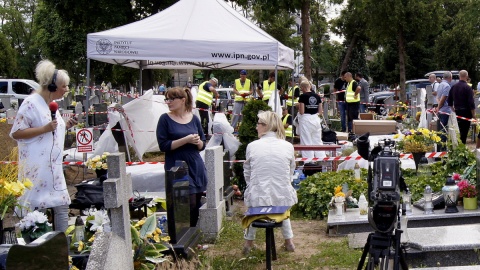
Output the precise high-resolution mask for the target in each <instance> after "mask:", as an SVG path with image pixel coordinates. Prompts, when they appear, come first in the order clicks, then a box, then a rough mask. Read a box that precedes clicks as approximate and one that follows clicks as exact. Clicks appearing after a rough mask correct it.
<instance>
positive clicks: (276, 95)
mask: <svg viewBox="0 0 480 270" xmlns="http://www.w3.org/2000/svg"><path fill="white" fill-rule="evenodd" d="M277 89H278V65H275V89H274V91H275V92H274V93H275V105H273V107H274V109H273V110H274V111H275V112H277V102H278V98H280V97H279V95H280V94H279V93H278V90H277Z"/></svg>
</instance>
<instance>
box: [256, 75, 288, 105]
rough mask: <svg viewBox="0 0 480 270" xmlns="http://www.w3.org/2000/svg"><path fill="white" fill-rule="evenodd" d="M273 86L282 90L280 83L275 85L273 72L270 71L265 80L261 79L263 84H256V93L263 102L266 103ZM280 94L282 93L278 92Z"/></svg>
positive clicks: (273, 89)
mask: <svg viewBox="0 0 480 270" xmlns="http://www.w3.org/2000/svg"><path fill="white" fill-rule="evenodd" d="M275 88H277V89H278V90H279V91H280V92H281V91H282V87H281V86H280V85H278V86H277V87H275V72H273V71H272V72H270V74H269V75H268V80H265V81H263V84H259V85H258V87H257V94H258V96H259V97H260V98H261V99H262V100H263V101H265V103H267V104H268V101H269V100H270V96H272V94H274V92H273V91H275ZM281 94H282V93H280V95H281Z"/></svg>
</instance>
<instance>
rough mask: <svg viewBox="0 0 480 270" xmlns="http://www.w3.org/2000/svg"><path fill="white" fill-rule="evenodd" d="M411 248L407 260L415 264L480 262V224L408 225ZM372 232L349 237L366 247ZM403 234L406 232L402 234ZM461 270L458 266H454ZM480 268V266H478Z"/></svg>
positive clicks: (355, 245) (353, 243) (352, 242)
mask: <svg viewBox="0 0 480 270" xmlns="http://www.w3.org/2000/svg"><path fill="white" fill-rule="evenodd" d="M407 233H408V237H409V239H410V241H409V243H410V249H408V250H407V255H406V258H407V263H408V264H409V265H411V266H413V267H421V266H422V267H435V266H439V265H440V266H471V265H477V264H480V258H479V257H478V254H477V250H478V249H479V248H480V242H479V241H478V239H480V225H478V224H469V225H454V226H444V227H424V228H407ZM368 234H369V233H355V234H350V235H349V236H348V242H349V247H350V248H363V247H364V246H365V243H366V241H367V237H368ZM402 236H403V235H402ZM454 269H457V268H454ZM474 269H480V267H478V266H477V268H474Z"/></svg>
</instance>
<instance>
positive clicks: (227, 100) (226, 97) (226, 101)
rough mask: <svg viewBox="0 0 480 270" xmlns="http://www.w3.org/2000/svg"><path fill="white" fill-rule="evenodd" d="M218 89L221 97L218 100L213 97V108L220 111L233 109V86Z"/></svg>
mask: <svg viewBox="0 0 480 270" xmlns="http://www.w3.org/2000/svg"><path fill="white" fill-rule="evenodd" d="M216 90H217V93H218V95H219V97H218V100H217V101H215V98H214V99H213V106H212V108H213V110H214V111H220V112H224V111H231V110H233V103H234V99H235V94H234V93H233V88H217V89H216Z"/></svg>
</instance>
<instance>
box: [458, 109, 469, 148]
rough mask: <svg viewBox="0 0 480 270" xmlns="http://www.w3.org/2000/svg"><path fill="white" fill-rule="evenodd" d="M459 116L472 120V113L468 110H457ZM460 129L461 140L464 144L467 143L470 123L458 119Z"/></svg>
mask: <svg viewBox="0 0 480 270" xmlns="http://www.w3.org/2000/svg"><path fill="white" fill-rule="evenodd" d="M455 113H456V114H457V116H463V117H465V118H468V119H470V118H472V111H471V110H468V109H461V110H455ZM457 122H458V129H459V130H460V140H461V141H462V143H463V144H466V143H467V136H468V131H469V130H470V121H468V120H464V119H460V118H457Z"/></svg>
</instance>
